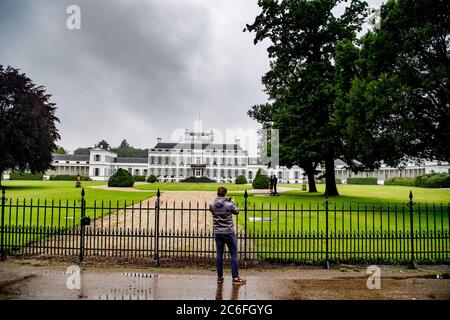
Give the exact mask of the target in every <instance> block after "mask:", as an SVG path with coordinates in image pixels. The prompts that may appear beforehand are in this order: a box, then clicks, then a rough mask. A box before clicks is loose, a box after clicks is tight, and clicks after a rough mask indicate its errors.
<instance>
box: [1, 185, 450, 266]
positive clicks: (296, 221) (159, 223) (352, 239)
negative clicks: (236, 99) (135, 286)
mask: <svg viewBox="0 0 450 320" xmlns="http://www.w3.org/2000/svg"><path fill="white" fill-rule="evenodd" d="M243 199H244V201H243V203H242V204H239V207H240V211H241V212H240V214H239V215H237V216H235V227H236V236H237V241H238V249H239V255H240V260H241V261H243V262H248V261H251V260H258V261H274V262H291V263H326V264H328V263H330V262H388V263H413V264H414V263H416V262H419V263H420V262H428V263H437V262H449V261H450V246H449V245H450V233H449V225H450V214H449V213H450V205H449V204H447V205H443V204H439V205H436V204H431V205H430V204H420V203H417V204H416V203H414V202H413V196H412V193H410V199H409V201H406V202H405V203H403V204H394V205H389V204H372V205H361V204H359V205H358V204H357V205H351V204H349V205H345V204H336V203H330V202H329V200H328V198H326V199H325V200H324V202H323V203H318V204H316V205H315V206H312V205H311V204H292V205H288V204H285V205H283V206H280V205H279V204H278V205H276V206H274V205H272V204H258V203H256V202H253V201H251V200H249V198H248V195H247V192H245V194H244V198H243ZM252 199H257V197H252ZM212 223H213V220H212V215H211V213H210V212H209V206H208V204H207V203H202V204H200V203H198V202H196V203H192V202H189V203H184V202H171V203H168V202H165V201H161V198H160V192H159V191H158V193H157V196H156V198H155V199H150V200H147V201H143V202H139V203H127V202H123V203H119V202H116V203H112V202H111V201H109V202H104V201H92V202H89V204H87V202H86V198H85V193H84V190H83V191H82V194H81V198H80V199H79V200H78V201H73V202H69V201H65V202H64V201H60V200H59V201H46V200H44V201H34V202H33V201H32V200H31V201H25V200H22V201H20V200H18V199H15V200H13V199H7V197H6V194H5V191H4V190H3V193H2V201H1V237H0V238H1V239H0V241H1V243H0V251H1V258H2V259H4V258H5V257H6V255H44V256H74V257H78V258H79V260H80V261H82V260H83V259H84V258H85V257H88V256H100V257H125V258H145V259H155V260H156V262H157V263H158V264H159V263H160V261H161V260H162V261H164V260H169V259H175V260H178V259H192V260H199V259H212V258H214V256H215V243H214V235H213V231H212V229H213V228H212Z"/></svg>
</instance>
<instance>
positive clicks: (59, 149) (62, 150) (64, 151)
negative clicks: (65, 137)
mask: <svg viewBox="0 0 450 320" xmlns="http://www.w3.org/2000/svg"><path fill="white" fill-rule="evenodd" d="M55 153H56V154H67V152H66V150H65V149H64V148H63V147H58V148H57V149H56V150H55Z"/></svg>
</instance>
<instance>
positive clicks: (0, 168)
mask: <svg viewBox="0 0 450 320" xmlns="http://www.w3.org/2000/svg"><path fill="white" fill-rule="evenodd" d="M50 97H51V95H49V94H47V93H46V92H45V88H44V87H42V86H36V85H35V84H34V83H33V81H31V79H29V78H28V77H27V76H26V75H25V74H23V73H20V72H19V70H17V69H14V68H11V67H6V68H5V67H4V66H2V65H0V184H1V177H2V173H3V172H4V171H6V170H17V171H30V172H31V173H37V172H44V171H45V170H47V169H49V168H51V163H52V152H53V151H54V150H55V149H56V148H57V146H56V144H55V142H56V141H57V140H58V139H59V138H60V136H59V134H58V130H57V129H56V125H55V124H56V122H59V119H58V118H57V117H56V116H55V110H56V107H55V104H54V103H52V102H50Z"/></svg>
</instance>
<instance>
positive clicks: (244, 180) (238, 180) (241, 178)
mask: <svg viewBox="0 0 450 320" xmlns="http://www.w3.org/2000/svg"><path fill="white" fill-rule="evenodd" d="M234 182H235V183H236V184H247V178H245V176H237V177H236V179H235V181H234Z"/></svg>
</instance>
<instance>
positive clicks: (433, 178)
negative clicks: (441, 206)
mask: <svg viewBox="0 0 450 320" xmlns="http://www.w3.org/2000/svg"><path fill="white" fill-rule="evenodd" d="M384 184H385V185H395V186H410V187H421V188H450V174H448V173H429V174H424V175H421V176H417V177H415V178H391V179H386V180H385V181H384Z"/></svg>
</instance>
